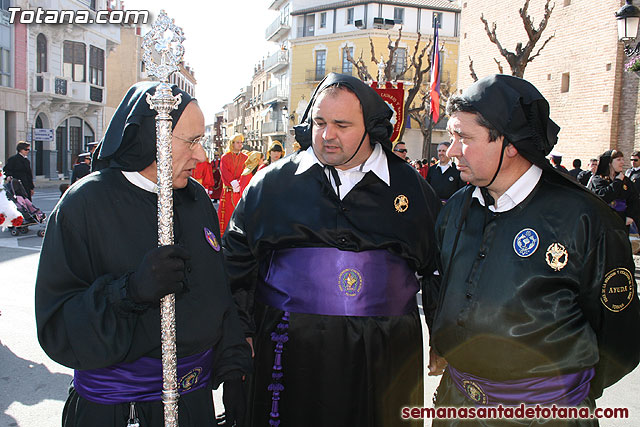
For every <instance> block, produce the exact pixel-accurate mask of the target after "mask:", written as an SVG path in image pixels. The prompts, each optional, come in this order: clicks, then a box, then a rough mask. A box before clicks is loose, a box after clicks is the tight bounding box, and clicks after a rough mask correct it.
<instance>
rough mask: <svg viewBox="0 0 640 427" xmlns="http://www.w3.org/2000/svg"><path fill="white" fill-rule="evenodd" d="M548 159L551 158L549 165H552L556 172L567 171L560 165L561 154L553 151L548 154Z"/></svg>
mask: <svg viewBox="0 0 640 427" xmlns="http://www.w3.org/2000/svg"><path fill="white" fill-rule="evenodd" d="M549 159H550V160H551V166H553V168H554V169H556V170H557V171H558V172H562V173H566V174H568V173H569V171H568V170H567V168H565V167H564V166H562V154H560V153H558V152H555V151H554V152H552V153H551V155H550V156H549Z"/></svg>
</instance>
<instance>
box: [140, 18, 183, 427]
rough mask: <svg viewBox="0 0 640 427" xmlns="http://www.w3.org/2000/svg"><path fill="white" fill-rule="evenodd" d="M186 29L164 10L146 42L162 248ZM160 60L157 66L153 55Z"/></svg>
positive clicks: (171, 399)
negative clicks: (175, 82)
mask: <svg viewBox="0 0 640 427" xmlns="http://www.w3.org/2000/svg"><path fill="white" fill-rule="evenodd" d="M183 41H184V36H183V34H182V29H181V28H180V27H177V26H176V25H175V24H174V23H173V20H172V19H169V17H168V16H167V14H166V13H165V12H164V10H161V11H160V15H158V18H157V19H156V21H155V22H154V24H153V26H152V27H151V31H149V32H148V33H147V35H146V36H145V37H144V39H143V42H142V49H143V61H144V63H145V66H146V68H147V73H148V74H149V75H151V76H154V77H156V78H158V80H160V84H159V85H158V86H157V87H156V92H155V94H154V95H153V96H151V95H150V94H147V102H148V103H149V106H150V107H151V109H153V110H156V111H157V115H156V139H157V144H158V148H157V162H158V246H166V245H172V244H173V182H172V181H173V178H172V177H173V174H172V172H173V168H172V163H171V162H172V159H171V138H172V133H171V116H170V115H169V113H170V112H171V110H175V109H177V108H178V106H179V105H180V102H181V101H182V95H181V94H178V95H177V96H173V94H172V92H171V86H169V84H168V80H169V76H170V75H171V74H172V73H173V72H175V71H177V70H178V64H180V61H181V60H182V55H183V54H184V47H183V46H182V42H183ZM154 52H155V56H156V57H159V59H160V63H159V64H158V63H156V62H155V60H154V58H153V56H154ZM175 301H176V299H175V294H170V295H167V296H165V297H164V298H162V302H161V304H160V322H161V325H160V326H161V328H162V329H161V334H162V402H163V403H164V425H165V426H166V427H177V426H178V398H179V397H180V394H179V393H178V380H177V361H178V359H177V355H176V320H175V314H176V313H175Z"/></svg>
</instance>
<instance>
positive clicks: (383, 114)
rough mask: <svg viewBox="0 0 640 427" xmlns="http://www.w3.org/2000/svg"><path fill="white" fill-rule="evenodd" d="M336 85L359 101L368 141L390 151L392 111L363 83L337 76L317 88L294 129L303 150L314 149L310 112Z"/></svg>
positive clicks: (328, 77) (332, 75)
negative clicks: (349, 91)
mask: <svg viewBox="0 0 640 427" xmlns="http://www.w3.org/2000/svg"><path fill="white" fill-rule="evenodd" d="M336 85H339V86H345V87H347V88H349V89H350V90H351V91H352V92H353V93H354V94H355V95H356V96H357V97H358V99H359V100H360V105H361V106H362V115H363V116H364V127H365V130H366V131H367V133H368V134H369V137H370V138H371V140H373V141H378V142H379V143H380V144H381V145H382V146H383V147H384V148H386V149H387V150H391V140H390V139H389V138H390V137H391V134H392V133H393V126H392V125H391V122H390V121H389V119H391V116H393V111H392V110H391V108H389V106H388V105H387V103H386V102H384V100H383V99H382V98H381V97H380V95H378V93H377V92H376V91H375V90H374V89H373V88H371V87H370V86H369V85H367V84H366V83H364V82H363V81H362V80H360V79H358V78H356V77H353V76H347V75H344V74H337V73H330V74H328V75H327V76H326V77H325V78H324V79H323V80H322V81H321V82H320V84H319V85H318V86H317V87H316V90H315V91H314V92H313V95H311V100H310V101H309V105H308V106H307V109H306V111H305V112H304V115H303V116H302V120H301V122H300V124H299V125H298V126H295V127H294V129H295V133H296V140H297V141H298V142H299V143H300V147H301V148H302V149H307V148H308V147H309V146H310V145H311V138H312V137H311V109H312V108H313V104H314V102H315V101H316V99H317V98H318V96H319V95H320V93H321V92H322V91H323V90H324V89H325V88H327V87H329V86H336Z"/></svg>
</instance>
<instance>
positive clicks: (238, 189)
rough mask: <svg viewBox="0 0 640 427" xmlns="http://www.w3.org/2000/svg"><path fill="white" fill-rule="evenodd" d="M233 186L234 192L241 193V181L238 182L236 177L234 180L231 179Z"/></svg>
mask: <svg viewBox="0 0 640 427" xmlns="http://www.w3.org/2000/svg"><path fill="white" fill-rule="evenodd" d="M231 187H233V192H234V193H239V192H240V183H239V182H238V180H237V179H234V180H233V181H231Z"/></svg>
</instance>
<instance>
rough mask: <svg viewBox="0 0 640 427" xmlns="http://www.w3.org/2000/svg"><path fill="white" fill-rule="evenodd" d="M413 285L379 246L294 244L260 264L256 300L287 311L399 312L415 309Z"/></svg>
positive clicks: (404, 267)
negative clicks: (342, 247) (353, 249)
mask: <svg viewBox="0 0 640 427" xmlns="http://www.w3.org/2000/svg"><path fill="white" fill-rule="evenodd" d="M419 289H420V286H419V284H418V280H417V279H416V276H415V272H414V271H413V270H412V269H411V268H410V267H409V265H408V263H407V261H406V260H405V259H403V258H401V257H400V256H397V255H394V254H392V253H390V252H389V251H387V250H384V249H377V250H371V251H363V252H349V251H341V250H339V249H337V248H295V249H283V250H277V251H274V252H273V254H272V257H271V259H270V260H269V262H268V264H267V263H265V264H263V265H262V268H261V271H260V283H259V284H258V288H257V290H256V298H257V299H258V300H259V301H260V302H262V303H263V304H266V305H269V306H272V307H275V308H278V309H280V310H283V311H289V312H292V313H309V314H323V315H334V316H401V315H404V314H408V313H411V312H412V311H413V310H415V309H416V294H417V293H418V290H419Z"/></svg>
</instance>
